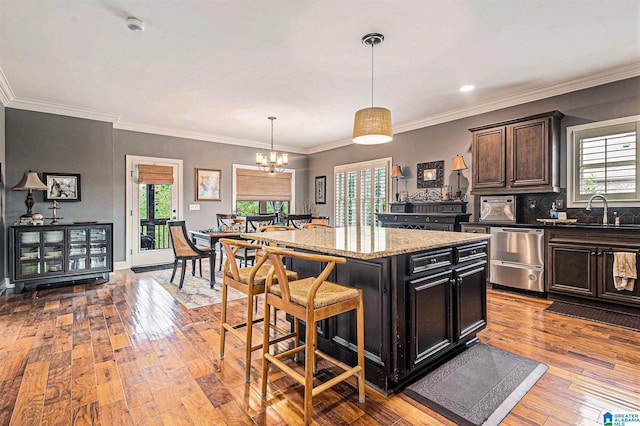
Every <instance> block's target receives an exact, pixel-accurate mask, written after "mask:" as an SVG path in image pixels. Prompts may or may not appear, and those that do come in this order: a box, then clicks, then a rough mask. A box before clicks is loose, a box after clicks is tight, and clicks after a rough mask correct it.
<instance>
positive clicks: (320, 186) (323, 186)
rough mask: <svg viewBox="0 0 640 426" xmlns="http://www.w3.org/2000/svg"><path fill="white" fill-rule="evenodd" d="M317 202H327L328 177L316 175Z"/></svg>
mask: <svg viewBox="0 0 640 426" xmlns="http://www.w3.org/2000/svg"><path fill="white" fill-rule="evenodd" d="M315 193H316V204H327V177H326V176H316V187H315Z"/></svg>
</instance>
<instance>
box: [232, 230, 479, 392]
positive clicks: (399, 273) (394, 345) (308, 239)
mask: <svg viewBox="0 0 640 426" xmlns="http://www.w3.org/2000/svg"><path fill="white" fill-rule="evenodd" d="M242 237H244V238H248V239H253V240H259V241H262V242H265V243H270V244H278V245H282V246H286V247H290V248H293V249H296V250H301V251H308V252H314V253H324V254H332V255H337V256H343V257H345V258H347V263H346V264H344V265H336V268H335V269H334V271H333V273H332V276H331V277H330V278H329V280H330V281H334V282H337V283H340V284H345V285H351V286H354V287H357V288H361V289H362V290H363V297H364V308H365V358H366V366H365V378H366V380H367V382H368V383H369V384H370V385H372V386H374V387H376V388H378V389H379V390H380V391H382V392H383V393H385V394H389V393H391V392H393V391H394V390H397V389H399V388H400V387H402V386H404V385H405V384H407V383H409V382H410V381H411V380H412V379H414V378H415V377H417V376H418V375H420V373H422V372H424V371H425V370H428V369H429V368H430V367H433V366H434V365H436V364H438V363H440V362H441V361H443V360H445V359H447V358H449V357H452V356H454V355H455V354H457V353H458V352H459V351H460V350H462V349H463V348H464V347H466V346H469V345H471V344H473V343H475V342H476V341H477V336H476V334H477V332H478V331H480V330H482V329H483V328H484V327H485V326H486V319H487V315H486V310H487V302H486V300H487V299H486V277H487V275H486V274H487V241H486V240H487V239H489V238H490V236H489V235H487V234H471V233H460V232H442V231H423V230H412V229H398V228H382V227H345V228H315V229H310V230H298V231H278V232H260V233H250V234H242ZM287 268H289V269H291V270H294V271H296V272H298V274H299V275H300V277H301V278H304V277H308V276H312V275H313V276H317V275H318V274H319V272H320V265H318V264H317V263H310V262H306V261H302V260H300V259H288V261H287ZM355 341H356V330H355V314H352V313H347V314H343V315H340V316H338V317H336V318H333V319H329V320H326V321H324V322H323V323H322V324H321V325H320V326H319V329H318V345H319V346H320V349H322V350H323V351H325V352H327V353H329V354H330V355H332V356H334V357H337V358H338V359H340V360H342V361H344V362H347V363H350V364H353V363H354V362H355V356H356V352H355V345H354V343H355Z"/></svg>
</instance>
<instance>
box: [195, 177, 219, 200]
mask: <svg viewBox="0 0 640 426" xmlns="http://www.w3.org/2000/svg"><path fill="white" fill-rule="evenodd" d="M221 183H222V170H218V169H196V201H221V200H222V190H221V188H222V186H221Z"/></svg>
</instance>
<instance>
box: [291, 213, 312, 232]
mask: <svg viewBox="0 0 640 426" xmlns="http://www.w3.org/2000/svg"><path fill="white" fill-rule="evenodd" d="M306 223H311V213H309V214H290V215H287V225H289V226H293V227H295V228H298V229H302V225H304V224H306Z"/></svg>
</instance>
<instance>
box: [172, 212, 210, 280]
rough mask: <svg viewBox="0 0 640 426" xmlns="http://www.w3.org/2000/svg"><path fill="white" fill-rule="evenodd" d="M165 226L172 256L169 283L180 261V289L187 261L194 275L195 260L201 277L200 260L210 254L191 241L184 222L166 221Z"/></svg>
mask: <svg viewBox="0 0 640 426" xmlns="http://www.w3.org/2000/svg"><path fill="white" fill-rule="evenodd" d="M167 226H168V227H169V239H170V240H171V247H172V248H173V255H174V261H173V273H172V274H171V279H170V280H169V282H171V283H173V279H174V278H175V276H176V271H177V269H178V261H182V270H181V272H180V285H178V288H182V285H183V284H184V273H185V270H186V269H187V260H191V275H195V274H196V260H197V261H198V264H199V266H200V276H202V259H208V258H209V254H210V252H209V251H208V250H201V249H200V248H198V247H196V245H195V244H194V243H193V242H192V241H191V239H190V238H189V233H188V232H187V226H186V223H185V221H184V220H172V221H168V222H167ZM209 268H210V269H212V268H213V267H212V266H211V265H209ZM211 273H213V270H211Z"/></svg>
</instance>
